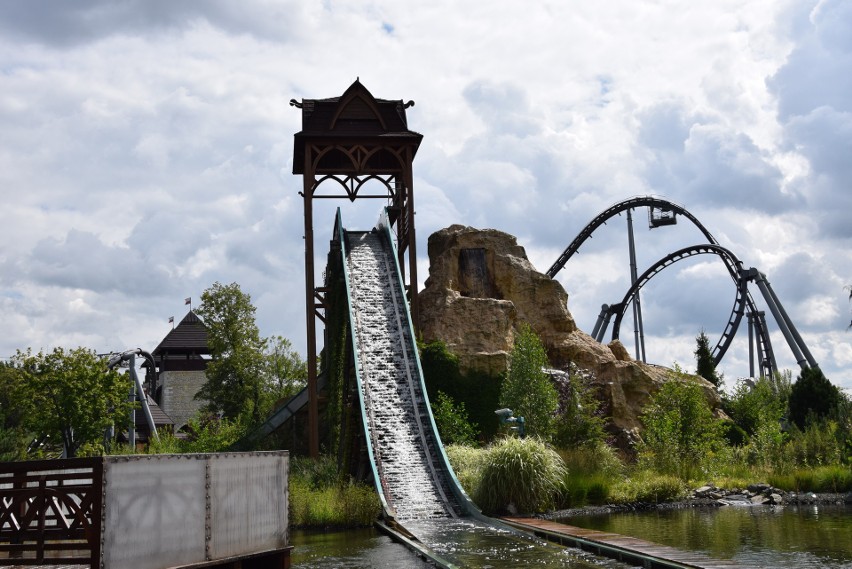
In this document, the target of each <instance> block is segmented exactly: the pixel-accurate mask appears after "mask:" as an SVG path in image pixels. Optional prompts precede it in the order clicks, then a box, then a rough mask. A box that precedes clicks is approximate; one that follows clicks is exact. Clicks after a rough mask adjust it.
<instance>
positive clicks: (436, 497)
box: [336, 212, 481, 520]
mask: <svg viewBox="0 0 852 569" xmlns="http://www.w3.org/2000/svg"><path fill="white" fill-rule="evenodd" d="M338 216H339V212H338ZM336 225H337V227H338V231H339V235H338V236H337V238H338V239H339V240H340V243H341V244H342V247H341V255H342V259H341V260H342V262H343V266H344V280H345V285H346V293H347V300H348V309H349V319H350V322H351V329H352V335H351V338H352V344H353V345H352V350H353V353H354V354H355V356H356V357H355V379H356V384H357V391H358V397H359V401H360V405H361V415H362V422H363V425H364V429H365V434H366V446H367V454H368V456H369V461H370V466H371V468H372V470H373V475H374V478H375V480H376V486H377V488H378V490H379V493H380V495H381V499H382V507H383V509H384V515H385V518H386V519H388V518H389V519H393V520H410V519H424V518H425V519H429V518H454V517H459V516H466V515H472V514H473V515H477V516H481V514H479V511H478V510H477V509H476V507H475V506H474V505H473V503H472V502H471V501H470V499H469V498H468V497H467V495H466V494H465V493H464V491H463V490H462V489H461V486H460V485H459V484H458V481H457V480H456V477H455V474H454V473H453V472H452V469H451V468H450V466H449V461H448V460H447V457H446V454H445V453H444V448H443V445H442V444H441V440H440V437H439V435H438V431H437V428H436V426H435V422H434V418H433V417H432V412H431V409H430V406H429V398H428V396H427V394H426V386H425V383H424V381H423V373H422V370H421V368H420V361H419V358H418V355H417V346H416V343H415V336H414V328H413V326H412V323H411V315H410V313H409V310H408V302H407V300H406V297H405V292H404V288H403V285H402V283H403V279H402V276H401V272H400V269H399V265H398V261H397V255H396V251H395V244H394V241H393V238H392V235H391V233H390V224H389V223H388V222H387V215H386V213H385V215H383V217H382V220H381V221H380V223H379V224H378V226H377V228H376V229H374V230H373V231H370V232H359V231H345V230H344V228H343V224H342V223H341V221H340V219H339V217H338V220H337V224H336Z"/></svg>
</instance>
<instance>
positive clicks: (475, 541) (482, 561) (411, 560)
mask: <svg viewBox="0 0 852 569" xmlns="http://www.w3.org/2000/svg"><path fill="white" fill-rule="evenodd" d="M406 527H407V529H409V530H410V531H411V532H412V533H414V534H415V535H417V536H418V538H420V539H421V541H423V542H424V543H428V544H429V545H430V546H431V548H432V549H433V550H434V551H435V552H436V553H437V554H438V555H440V556H441V557H442V558H443V559H445V560H447V561H449V562H451V563H452V564H454V565H456V566H458V567H464V568H472V569H486V568H496V567H501V568H503V567H560V568H569V569H590V568H600V567H605V568H609V569H623V568H626V567H628V565H625V564H624V563H619V562H617V561H613V560H610V559H605V558H601V557H595V556H593V555H591V554H588V553H585V552H583V551H580V550H578V549H572V548H562V547H557V546H555V545H551V544H548V543H546V542H543V541H540V540H538V539H535V538H532V537H528V536H526V535H518V534H516V533H515V532H511V531H507V530H499V529H496V528H493V527H489V526H485V525H482V524H480V523H477V522H473V521H471V520H469V519H466V520H431V521H428V520H427V521H417V522H407V523H406ZM290 541H291V544H292V545H293V546H294V549H293V553H292V557H291V562H292V566H293V568H294V569H304V568H309V569H332V568H334V569H337V568H343V569H372V568H374V567H381V568H393V569H397V568H402V567H404V568H406V569H408V568H413V569H418V568H425V567H433V566H432V565H429V564H427V563H426V562H425V561H423V560H422V559H420V558H419V557H417V556H416V555H414V553H412V552H411V551H410V550H409V549H408V548H407V547H405V546H403V545H400V544H397V543H395V542H394V541H392V540H391V539H390V538H389V537H387V536H385V535H383V534H381V533H379V532H378V531H377V530H375V529H360V530H348V531H336V532H307V531H294V532H292V535H291V540H290Z"/></svg>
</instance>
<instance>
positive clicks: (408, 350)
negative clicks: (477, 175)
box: [347, 232, 625, 567]
mask: <svg viewBox="0 0 852 569" xmlns="http://www.w3.org/2000/svg"><path fill="white" fill-rule="evenodd" d="M347 241H348V243H347V250H348V251H349V253H348V257H347V270H348V274H349V288H350V291H349V292H350V296H351V299H352V306H353V319H354V320H355V322H353V329H354V332H355V337H356V339H357V352H358V354H357V357H358V365H359V367H360V375H361V380H362V388H363V393H362V395H363V397H364V401H365V407H366V413H367V422H368V430H369V433H370V439H371V442H372V446H373V452H374V454H375V461H376V467H377V471H378V475H379V478H380V485H381V488H382V493H383V494H384V496H385V499H386V501H387V503H388V506H389V507H390V508H391V509H393V511H394V513H395V515H396V519H397V520H399V521H400V522H403V525H404V526H405V527H406V529H408V530H409V531H411V532H412V533H413V534H414V535H415V536H417V537H418V539H420V541H422V542H423V543H424V544H426V545H427V546H428V547H430V548H431V549H432V550H433V551H435V552H436V553H438V554H439V555H440V556H442V557H443V558H445V559H447V560H449V561H451V562H452V563H454V564H458V565H459V566H464V567H497V566H502V567H507V566H518V565H524V566H526V565H530V566H534V567H601V566H605V567H624V566H625V565H623V564H621V563H617V562H615V561H609V560H602V559H599V558H593V557H592V556H589V555H587V554H585V553H583V552H581V551H579V550H575V549H565V548H560V547H556V546H552V545H550V544H547V543H546V542H543V541H541V540H538V539H536V538H532V537H528V536H526V535H521V534H518V533H517V532H514V531H509V530H507V529H503V528H500V527H495V526H492V525H489V524H486V523H483V522H481V521H477V520H474V519H472V518H469V517H460V514H461V509H460V508H459V504H458V502H457V500H456V498H455V495H454V493H453V489H452V486H451V484H453V482H451V481H450V480H449V477H448V476H447V474H446V473H445V472H444V469H443V467H442V466H441V461H440V460H439V458H438V455H439V449H438V444H439V443H438V441H437V440H436V438H435V435H434V433H433V429H432V423H431V420H430V416H429V411H428V408H427V406H426V401H425V397H424V394H423V392H422V384H421V380H420V375H419V370H418V366H417V360H416V358H417V354H416V353H415V352H414V348H413V345H414V343H413V341H412V338H411V328H410V326H409V323H408V314H407V311H406V309H405V302H406V300H405V298H404V297H403V295H402V287H401V285H400V282H399V276H398V271H397V269H396V265H395V260H394V258H393V256H392V255H393V253H392V249H391V248H390V247H386V246H385V244H384V239H383V237H382V235H381V234H380V233H378V232H368V233H361V232H351V233H347Z"/></svg>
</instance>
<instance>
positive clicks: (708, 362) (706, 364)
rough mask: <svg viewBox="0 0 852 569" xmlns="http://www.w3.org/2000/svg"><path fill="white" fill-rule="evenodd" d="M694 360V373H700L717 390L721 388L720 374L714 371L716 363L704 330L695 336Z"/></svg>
mask: <svg viewBox="0 0 852 569" xmlns="http://www.w3.org/2000/svg"><path fill="white" fill-rule="evenodd" d="M695 344H696V347H695V352H694V354H695V362H696V366H697V369H696V371H695V373H696V374H697V375H700V376H701V377H703V378H704V379H706V380H707V381H709V382H710V383H712V384H713V385H715V386H716V389H717V390H721V388H722V376H720V375H719V374H718V372H716V363H715V362H714V361H713V352H712V351H711V350H710V339H709V338H708V337H707V334H706V333H705V332H704V330H701V332H700V333H699V334H698V336H697V337H696V338H695Z"/></svg>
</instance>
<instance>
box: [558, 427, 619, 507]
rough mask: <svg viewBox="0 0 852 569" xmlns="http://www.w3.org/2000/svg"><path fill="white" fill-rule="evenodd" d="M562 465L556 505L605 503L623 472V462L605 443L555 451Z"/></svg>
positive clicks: (574, 505)
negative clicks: (560, 484)
mask: <svg viewBox="0 0 852 569" xmlns="http://www.w3.org/2000/svg"><path fill="white" fill-rule="evenodd" d="M558 453H559V456H560V457H561V458H562V462H563V463H564V464H565V469H566V473H565V477H564V478H563V480H562V495H561V496H560V502H559V504H558V505H557V507H559V508H579V507H582V506H585V505H587V504H593V505H601V504H605V503H606V502H607V501H608V500H609V497H610V493H611V491H612V485H613V483H614V481H615V480H618V479H619V478H621V477H622V476H623V474H624V464H623V463H622V462H621V460H620V459H619V458H618V456H617V455H616V453H615V451H614V450H613V449H612V448H611V447H609V446H607V445H605V444H602V443H601V444H597V445H595V446H594V447H587V446H581V447H577V448H573V449H560V450H559V451H558Z"/></svg>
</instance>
